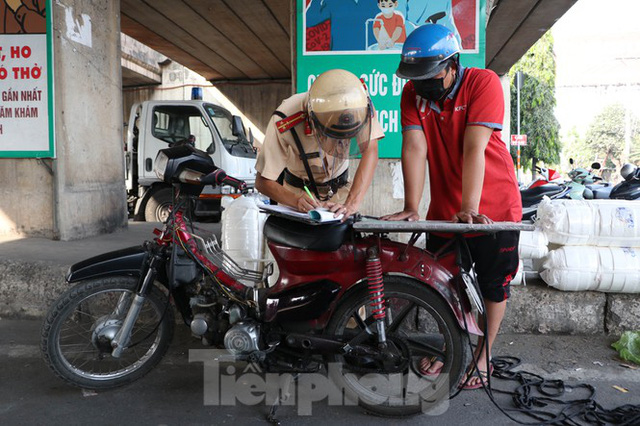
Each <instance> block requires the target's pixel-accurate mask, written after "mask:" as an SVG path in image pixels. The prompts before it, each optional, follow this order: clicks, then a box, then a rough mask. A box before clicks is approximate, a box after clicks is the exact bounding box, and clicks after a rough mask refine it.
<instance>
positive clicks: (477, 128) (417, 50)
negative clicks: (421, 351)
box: [385, 24, 522, 389]
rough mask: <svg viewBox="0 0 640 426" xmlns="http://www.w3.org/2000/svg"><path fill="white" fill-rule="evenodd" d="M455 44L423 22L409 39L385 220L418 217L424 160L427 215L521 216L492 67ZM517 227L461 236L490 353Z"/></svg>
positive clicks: (480, 219)
mask: <svg viewBox="0 0 640 426" xmlns="http://www.w3.org/2000/svg"><path fill="white" fill-rule="evenodd" d="M459 52H460V47H459V44H458V41H457V38H456V37H455V35H454V34H453V33H452V32H451V31H450V30H449V29H448V28H446V27H444V26H442V25H437V24H427V25H424V26H422V27H419V28H418V29H416V30H415V31H414V32H412V33H411V34H410V35H409V37H408V38H407V40H406V42H405V44H404V47H403V50H402V60H401V62H400V66H399V68H398V71H397V74H398V76H399V77H401V78H406V79H409V80H410V81H409V82H408V83H407V84H406V85H405V87H404V91H403V94H402V101H401V109H402V132H403V133H402V170H403V177H404V187H405V205H404V210H403V211H402V212H398V213H395V214H392V215H389V216H386V217H385V219H388V220H417V219H418V218H419V217H418V205H419V203H420V199H421V195H422V190H423V188H424V182H425V169H426V161H425V160H427V161H428V162H429V181H430V184H431V203H430V205H429V211H428V213H427V219H429V220H452V221H456V222H464V223H485V224H486V223H492V222H493V221H494V220H495V221H510V222H519V221H520V220H521V217H522V204H521V201H520V193H519V190H518V184H517V181H516V177H515V171H514V166H513V161H512V159H511V156H510V155H509V152H508V150H507V147H506V145H505V143H504V142H503V141H502V139H501V133H500V130H501V129H502V121H503V116H504V97H503V92H502V86H501V84H500V80H499V79H498V76H497V75H496V74H495V73H494V72H493V71H490V70H484V69H477V68H464V67H462V66H461V65H460V63H459V60H458V57H459ZM445 237H446V236H444V237H443V236H437V235H430V236H429V238H428V240H427V249H428V250H429V251H431V252H435V251H437V249H439V248H440V247H442V245H443V244H445V243H446V242H447V241H448V239H447V238H445ZM518 238H519V233H518V232H517V231H515V232H513V231H509V232H499V233H497V234H496V235H495V236H494V235H484V236H473V237H470V238H467V239H466V241H467V244H468V246H469V248H470V252H471V257H472V259H473V262H475V270H476V273H477V275H478V283H479V285H480V290H481V292H482V296H483V298H484V302H485V306H486V314H487V341H488V347H489V354H490V353H491V347H492V345H493V342H494V340H495V338H496V335H497V333H498V330H499V328H500V324H501V322H502V318H503V317H504V313H505V309H506V301H507V298H508V297H509V282H510V281H511V279H512V277H513V276H514V275H515V273H516V272H517V269H518ZM483 346H484V342H483V340H482V339H480V341H479V342H478V346H477V348H476V353H475V358H476V361H477V365H478V371H475V372H470V373H469V374H471V375H472V377H470V378H469V380H468V382H467V385H466V386H465V388H468V389H476V388H479V387H482V383H483V382H486V377H487V371H486V370H487V367H486V366H487V358H486V354H485V351H484V350H483ZM442 365H443V364H442V360H440V359H438V358H432V359H424V360H422V363H421V370H422V371H423V373H424V374H426V375H436V374H438V373H439V371H440V369H441V368H442Z"/></svg>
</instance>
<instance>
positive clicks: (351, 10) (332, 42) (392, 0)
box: [296, 0, 486, 158]
mask: <svg viewBox="0 0 640 426" xmlns="http://www.w3.org/2000/svg"><path fill="white" fill-rule="evenodd" d="M485 1H486V0H297V2H298V4H297V28H298V33H297V36H298V38H297V40H298V43H297V44H298V45H297V61H296V65H297V73H296V79H297V80H296V83H297V90H298V92H304V91H307V90H308V89H309V87H310V86H311V84H312V83H313V81H314V80H315V78H316V76H318V75H319V74H321V73H322V72H324V71H326V70H329V69H332V68H343V69H346V70H349V71H351V72H353V73H354V74H355V75H357V76H358V77H360V78H362V79H363V80H364V81H365V83H366V84H367V87H368V88H369V93H370V95H371V99H372V101H373V103H374V105H375V108H376V114H377V116H378V120H379V121H380V123H381V124H382V127H383V129H384V131H385V134H386V136H385V138H384V140H383V141H381V143H380V157H381V158H399V157H400V154H401V148H402V135H401V128H400V96H401V94H402V88H403V87H404V84H405V83H406V80H402V79H400V78H398V77H396V75H395V71H396V69H397V68H398V64H399V62H400V52H401V51H402V46H403V43H404V41H405V40H406V38H407V36H408V35H409V34H411V32H412V31H413V30H414V29H416V28H417V27H418V26H420V25H423V24H425V23H426V22H435V23H438V24H441V25H444V26H446V27H448V28H449V29H451V30H452V31H453V32H454V34H456V36H457V37H458V41H459V42H460V45H461V47H462V52H461V55H460V60H461V62H462V64H463V65H464V66H473V67H479V68H484V66H485V16H486V14H485Z"/></svg>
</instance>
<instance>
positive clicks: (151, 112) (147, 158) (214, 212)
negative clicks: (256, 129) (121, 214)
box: [125, 100, 256, 222]
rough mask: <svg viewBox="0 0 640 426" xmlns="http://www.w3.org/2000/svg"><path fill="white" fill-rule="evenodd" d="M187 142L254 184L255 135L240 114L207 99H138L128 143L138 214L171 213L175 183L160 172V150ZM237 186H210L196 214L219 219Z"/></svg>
mask: <svg viewBox="0 0 640 426" xmlns="http://www.w3.org/2000/svg"><path fill="white" fill-rule="evenodd" d="M249 139H251V140H249ZM185 143H188V144H192V145H194V146H195V147H196V148H198V149H201V150H202V151H205V152H207V153H208V154H209V155H211V157H212V158H213V162H214V164H215V165H216V166H218V167H220V168H222V169H224V170H225V171H226V172H227V174H229V175H230V176H233V177H237V178H238V179H242V180H244V181H245V182H247V185H248V186H249V187H250V188H252V187H253V186H254V184H255V177H256V170H255V163H256V153H255V149H254V147H253V138H252V137H249V138H247V136H246V133H245V131H244V126H243V124H242V120H241V118H240V117H238V116H235V115H232V114H231V113H230V112H229V111H228V110H226V109H225V108H223V107H221V106H219V105H215V104H213V103H211V102H205V101H201V100H191V101H145V102H142V103H137V104H135V105H133V106H132V107H131V113H130V116H129V122H128V126H127V140H126V144H125V178H126V187H127V201H128V205H129V209H130V213H131V214H132V215H133V218H134V219H135V220H146V221H149V222H151V221H154V222H159V221H163V220H165V219H166V218H167V215H168V213H169V210H168V207H169V205H170V204H171V191H172V188H171V186H169V185H167V184H165V183H163V182H161V181H160V179H158V177H157V176H156V175H155V172H154V168H153V166H154V161H155V159H156V155H157V154H158V151H159V150H161V149H164V148H167V147H169V146H173V145H178V144H185ZM231 192H233V190H232V189H231V188H229V187H226V186H224V187H218V188H215V189H212V188H210V187H208V188H206V189H205V190H204V191H203V193H202V194H201V195H200V198H199V199H198V200H197V202H196V206H195V215H196V217H198V218H202V219H204V218H208V219H212V220H214V221H217V220H219V219H220V214H221V208H220V199H221V198H222V196H223V195H225V194H229V193H231Z"/></svg>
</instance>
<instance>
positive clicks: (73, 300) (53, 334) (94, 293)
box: [40, 276, 175, 390]
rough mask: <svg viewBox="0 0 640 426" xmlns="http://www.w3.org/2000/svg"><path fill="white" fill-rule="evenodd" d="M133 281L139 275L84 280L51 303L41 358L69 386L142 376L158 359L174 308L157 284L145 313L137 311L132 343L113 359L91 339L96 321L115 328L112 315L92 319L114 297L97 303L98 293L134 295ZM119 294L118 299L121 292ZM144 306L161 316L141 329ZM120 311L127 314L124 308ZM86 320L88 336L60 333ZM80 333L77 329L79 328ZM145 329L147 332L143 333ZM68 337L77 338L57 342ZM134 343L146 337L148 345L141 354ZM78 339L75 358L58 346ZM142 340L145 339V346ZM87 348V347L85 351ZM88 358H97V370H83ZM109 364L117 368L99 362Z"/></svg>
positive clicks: (98, 385) (111, 384)
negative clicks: (130, 361)
mask: <svg viewBox="0 0 640 426" xmlns="http://www.w3.org/2000/svg"><path fill="white" fill-rule="evenodd" d="M137 281H138V280H137V278H133V277H124V276H123V277H107V278H98V279H94V280H88V281H84V282H82V283H80V284H78V285H76V286H74V287H72V288H71V289H69V290H67V291H66V292H65V293H64V294H63V295H62V296H60V298H58V300H57V301H56V302H55V303H54V304H53V305H52V306H51V307H50V309H49V312H48V313H47V316H46V318H45V320H44V323H43V325H42V333H41V343H40V349H41V350H42V353H43V357H44V361H45V362H46V364H47V365H48V366H49V368H51V370H52V371H53V372H54V373H55V374H56V375H57V376H58V377H60V378H61V379H62V380H64V381H65V382H67V383H69V384H71V385H73V386H77V387H80V388H84V389H96V390H100V389H110V388H115V387H118V386H123V385H126V384H129V383H132V382H134V381H136V380H138V379H140V378H141V377H142V376H144V375H145V374H147V373H148V372H149V371H151V370H152V369H153V367H155V366H156V365H157V364H158V363H159V362H160V360H161V359H162V357H163V356H164V354H165V353H166V352H167V349H168V348H169V344H170V343H171V340H172V338H173V329H174V323H175V321H174V315H173V309H172V307H171V306H170V305H168V304H167V296H166V295H165V294H164V293H162V292H161V291H160V290H159V289H158V288H157V287H155V286H154V287H153V288H152V290H151V292H150V293H149V295H148V296H147V299H146V301H145V302H144V304H143V311H142V312H143V314H141V316H140V318H139V319H138V321H137V322H136V324H135V325H134V329H133V331H132V341H131V342H130V343H131V344H130V348H128V349H126V350H125V352H124V354H123V356H122V357H121V358H119V359H118V360H117V361H114V360H115V358H113V357H111V355H110V353H108V352H105V351H104V350H102V351H101V350H98V348H97V346H96V344H95V341H93V342H92V337H93V336H94V335H95V333H96V331H95V330H96V329H97V327H96V326H101V327H103V328H107V327H109V326H112V328H113V330H117V329H119V327H118V326H113V324H114V323H115V321H116V320H115V319H111V320H110V321H111V322H110V323H107V322H106V321H105V320H103V318H105V316H104V315H103V316H101V317H99V318H96V319H93V318H95V317H96V316H97V315H99V313H98V312H99V309H103V308H104V311H106V312H109V310H111V311H113V308H110V307H108V306H107V305H109V306H115V305H114V304H113V303H109V302H111V301H105V302H102V305H100V303H99V301H100V300H101V299H100V298H101V297H105V298H107V296H108V295H109V294H111V293H113V294H114V295H115V294H117V293H116V292H119V293H121V294H127V295H129V294H131V295H135V290H136V287H137ZM109 292H111V293H109ZM118 297H120V296H118ZM96 299H97V300H98V302H95V303H96V305H95V312H96V314H95V315H94V314H93V311H92V310H91V305H90V301H93V300H96ZM111 300H115V297H112V298H111ZM119 300H122V299H121V298H120V299H119ZM147 308H150V309H151V310H152V311H151V314H153V315H152V317H153V319H154V321H155V319H156V318H158V321H159V323H158V321H155V322H151V323H150V325H149V326H148V327H149V328H151V327H155V328H153V329H152V330H151V332H150V333H149V332H148V331H144V330H143V331H141V326H144V324H142V322H143V319H144V318H146V316H145V315H147V314H146V312H147V311H145V309H147ZM127 310H128V309H127ZM109 315H112V314H107V316H109ZM124 315H126V311H125V312H124ZM85 318H86V320H85ZM82 322H85V324H84V326H83V325H81V324H80V323H82ZM87 323H91V324H92V326H91V328H90V329H89V330H86V331H85V332H86V333H92V334H91V335H90V336H89V337H88V338H86V339H85V338H83V337H82V336H80V337H77V336H76V333H70V334H69V335H65V336H61V334H65V333H66V329H67V328H71V327H74V326H76V325H77V327H78V328H79V329H82V328H84V329H86V328H87V327H86V326H87V325H88V324H87ZM156 325H157V326H156ZM136 332H139V333H141V335H137V337H133V336H136V334H135V333H136ZM79 334H80V335H81V334H82V332H80V333H79ZM145 335H146V337H144V336H145ZM154 335H155V338H154V339H153V341H151V339H150V338H151V337H152V336H154ZM69 337H71V338H74V339H76V340H77V341H78V342H79V343H71V344H69V343H67V344H63V343H61V339H67V338H69ZM135 343H144V344H145V345H146V344H149V343H151V346H150V347H149V348H148V349H147V350H146V352H145V353H144V354H142V356H139V355H138V350H139V347H136V349H135V350H134V349H132V347H134V346H136V345H135ZM107 344H108V342H107ZM79 345H83V346H82V348H81V349H82V350H80V349H78V352H77V353H76V354H75V358H74V359H68V358H70V357H68V355H66V354H65V353H64V350H63V348H62V347H68V346H79ZM145 345H143V347H144V346H145ZM87 349H89V351H88V350H87ZM72 353H73V352H72ZM85 353H88V355H83V354H85ZM79 357H86V358H88V361H86V362H85V363H84V364H82V365H79V366H76V365H74V363H76V361H77V358H79ZM128 359H132V360H133V363H132V364H130V365H124V366H122V363H123V362H127V360H128ZM81 360H82V359H81ZM78 362H79V361H78ZM87 363H89V364H90V365H89V367H85V365H86V364H87ZM91 363H97V364H98V365H99V368H98V372H90V371H87V370H88V369H89V368H91ZM111 364H114V365H115V364H117V368H118V369H119V370H116V371H115V372H114V373H109V372H107V373H104V370H103V368H102V367H103V366H106V367H108V366H109V365H111Z"/></svg>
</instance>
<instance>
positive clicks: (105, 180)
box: [53, 0, 127, 240]
mask: <svg viewBox="0 0 640 426" xmlns="http://www.w3.org/2000/svg"><path fill="white" fill-rule="evenodd" d="M54 3H55V4H54V10H53V12H54V15H53V19H54V58H55V63H54V67H55V109H56V114H55V115H56V122H55V126H56V143H57V156H58V159H57V160H56V161H55V162H54V188H53V191H54V212H55V225H54V227H55V228H56V229H54V232H56V234H57V236H58V237H59V238H60V239H62V240H70V239H79V238H85V237H87V236H91V235H96V234H99V233H106V232H113V231H114V230H116V229H118V228H121V227H124V226H126V223H127V217H126V196H125V187H124V179H123V176H124V162H123V152H122V145H121V140H122V121H121V118H120V117H121V111H122V97H121V69H120V40H119V37H120V31H119V26H120V22H119V19H120V17H119V12H120V10H119V9H120V2H119V1H117V0H106V1H101V2H86V1H81V0H61V1H56V2H54ZM78 33H79V34H81V35H82V36H78Z"/></svg>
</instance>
